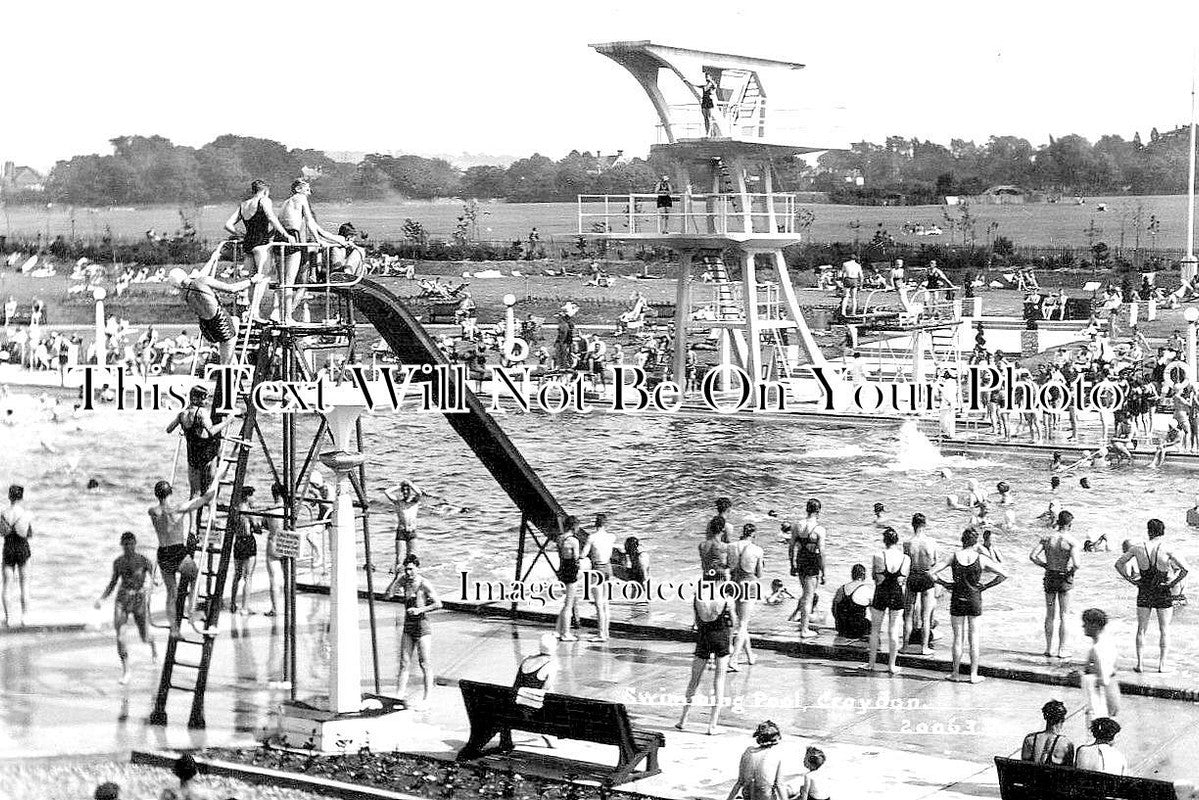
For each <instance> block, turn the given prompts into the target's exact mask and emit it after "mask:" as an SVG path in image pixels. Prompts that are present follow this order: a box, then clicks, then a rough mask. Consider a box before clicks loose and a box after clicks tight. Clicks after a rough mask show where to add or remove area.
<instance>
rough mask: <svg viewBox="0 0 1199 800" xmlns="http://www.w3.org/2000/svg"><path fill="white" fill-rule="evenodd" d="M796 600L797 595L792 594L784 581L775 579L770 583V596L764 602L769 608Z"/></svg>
mask: <svg viewBox="0 0 1199 800" xmlns="http://www.w3.org/2000/svg"><path fill="white" fill-rule="evenodd" d="M794 599H795V595H793V594H791V590H790V589H788V588H787V587H786V586H785V585H783V582H782V580H781V579H779V578H775V579H774V580H772V581H771V582H770V596H769V597H767V598H766V600H765V601H764V602H765V603H766V605H768V606H777V605H782V604H783V603H784V602H786V601H787V600H794Z"/></svg>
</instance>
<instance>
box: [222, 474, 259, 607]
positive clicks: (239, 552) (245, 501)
mask: <svg viewBox="0 0 1199 800" xmlns="http://www.w3.org/2000/svg"><path fill="white" fill-rule="evenodd" d="M253 495H254V487H253V486H244V487H242V490H241V495H240V496H239V497H238V500H237V506H238V511H239V512H240V513H239V516H238V518H237V524H238V527H239V530H238V531H237V536H235V537H234V538H233V578H232V580H231V581H230V582H229V603H230V606H229V611H230V613H233V614H236V613H238V611H239V610H240V611H241V613H242V614H251V613H253V612H251V611H250V605H249V603H250V581H251V580H252V579H253V578H254V567H255V566H256V564H257V562H258V537H257V535H256V534H258V533H261V530H262V529H261V528H260V527H259V525H258V522H257V521H255V520H253V519H251V518H250V516H249V514H251V513H252V508H251V506H250V498H251V497H252V496H253ZM239 588H240V589H242V598H241V600H242V601H241V605H240V607H239V605H238V602H237V590H238V589H239Z"/></svg>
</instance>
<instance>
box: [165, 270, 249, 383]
mask: <svg viewBox="0 0 1199 800" xmlns="http://www.w3.org/2000/svg"><path fill="white" fill-rule="evenodd" d="M167 279H168V280H169V281H170V282H171V284H173V285H174V286H175V287H176V288H177V289H179V299H181V300H182V301H183V304H184V305H186V306H187V307H188V308H189V309H191V311H192V313H193V314H195V315H196V319H197V320H198V321H199V323H200V335H201V336H203V337H204V340H205V341H207V342H210V343H212V344H214V345H216V346H217V349H218V350H219V351H220V354H221V363H222V364H232V363H233V355H234V353H233V346H234V344H236V339H237V326H236V325H235V324H234V322H233V318H232V317H230V316H229V312H228V311H226V310H225V307H224V306H222V305H221V303H220V301H219V300H218V299H217V296H216V293H217V292H226V293H229V294H236V293H237V292H241V291H244V290H245V289H247V288H249V287H250V286H251V285H252V284H255V283H256V284H258V285H259V286H262V285H265V284H264V281H265V279H263V278H261V277H259V276H258V275H255V276H254V277H252V278H250V279H248V280H244V281H238V282H237V283H225V282H224V281H219V280H217V279H216V278H214V277H212V276H210V275H204V274H202V273H200V272H193V273H191V274H188V273H187V272H186V271H185V270H183V269H180V268H179V267H175V268H174V269H172V270H171V271H170V273H168V275H167Z"/></svg>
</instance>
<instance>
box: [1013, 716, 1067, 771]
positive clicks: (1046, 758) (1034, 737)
mask: <svg viewBox="0 0 1199 800" xmlns="http://www.w3.org/2000/svg"><path fill="white" fill-rule="evenodd" d="M1041 715H1042V716H1043V717H1045V730H1043V731H1037V732H1035V733H1030V734H1028V735H1027V736H1025V737H1024V746H1023V747H1021V748H1020V760H1021V761H1031V762H1033V763H1034V764H1052V765H1056V766H1059V767H1069V766H1073V764H1074V743H1073V742H1071V741H1070V740H1069V739H1067V738H1066V737H1065V736H1062V726H1063V725H1064V724H1065V723H1066V704H1065V703H1063V702H1062V701H1061V700H1050V701H1049V702H1048V703H1046V704H1045V705H1043V706H1041Z"/></svg>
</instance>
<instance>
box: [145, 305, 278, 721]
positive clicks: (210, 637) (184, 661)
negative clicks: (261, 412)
mask: <svg viewBox="0 0 1199 800" xmlns="http://www.w3.org/2000/svg"><path fill="white" fill-rule="evenodd" d="M256 332H257V333H258V337H259V338H258V341H257V342H255V341H254V339H255V333H256ZM263 332H264V329H262V328H256V327H253V326H249V325H247V326H246V327H245V330H244V333H243V335H242V336H241V337H239V338H240V341H239V342H238V344H237V351H236V355H235V358H234V363H235V364H236V365H237V366H239V367H245V366H247V362H248V361H249V358H250V354H251V353H253V354H254V356H255V359H254V360H255V364H254V373H253V381H252V384H251V385H252V386H253V385H257V384H258V383H260V382H262V381H264V380H266V379H267V378H268V376H269V373H270V370H271V368H272V361H273V356H274V351H275V349H276V342H275V340H274V338H273V337H265V336H262V333H263ZM240 384H241V381H240V376H239V379H238V380H237V382H236V383H235V389H234V391H235V392H236V398H235V400H236V402H235V403H234V406H235V407H240V408H242V409H243V410H244V416H243V417H242V424H241V429H240V431H239V432H238V435H237V436H236V437H231V436H226V437H225V438H224V441H223V442H222V444H221V452H220V457H219V460H218V465H217V475H216V477H215V479H216V480H217V481H218V483H217V491H216V497H215V498H214V500H213V502H212V503H211V504H210V505H208V506H205V507H204V508H205V509H206V510H207V512H208V516H207V520H206V522H205V525H204V534H203V536H200V537H197V543H196V551H195V556H196V558H197V562H198V566H199V565H202V566H201V567H200V570H199V574H198V575H197V576H196V579H195V585H194V587H193V588H192V590H191V591H192V592H193V594H192V597H191V599H190V603H191V607H192V609H193V611H192V616H190V617H189V619H188V623H189V625H190V627H191V628H192V631H193V633H194V634H195V635H194V636H187V635H184V633H183V629H182V626H181V628H180V633H179V635H178V636H172V637H170V639H168V640H167V648H166V654H165V655H164V657H163V663H162V675H161V677H160V679H159V682H158V692H157V695H156V696H155V699H154V709H153V710H152V711H151V712H150V717H149V719H148V722H149V723H150V724H151V725H165V724H166V723H167V701H168V699H169V698H170V695H171V690H172V689H174V690H176V691H179V692H182V693H184V694H190V695H191V696H192V705H191V715H190V716H189V717H188V722H187V726H188V727H189V728H193V729H195V728H203V727H205V722H204V692H205V690H206V689H207V687H208V670H209V667H210V665H211V662H212V650H213V646H214V645H215V644H216V636H217V633H218V632H219V624H220V617H221V607H222V605H221V595H222V593H223V592H224V589H225V579H226V578H227V576H228V574H229V565H230V563H231V562H232V560H233V542H234V540H235V539H236V537H237V531H238V529H239V527H240V525H241V514H240V512H239V511H238V503H237V502H236V500H237V498H238V497H239V496H240V494H241V491H242V488H243V487H244V485H245V479H246V466H247V463H248V461H249V454H250V445H251V444H252V442H253V436H254V431H255V429H256V416H257V415H256V409H255V407H254V404H253V403H251V402H249V392H242V391H241V390H240ZM230 464H231V465H234V467H233V477H232V478H227V477H223V475H222V473H224V472H225V469H226V465H230ZM218 540H219V541H218ZM169 613H172V614H175V613H177V612H176V610H175V609H170V610H169ZM200 615H202V622H201V623H200V624H197V619H196V617H197V616H200ZM181 647H182V648H184V650H185V651H186V652H188V654H189V655H191V658H180V648H181ZM176 667H181V668H184V669H185V670H192V671H193V675H194V677H193V679H192V681H191V683H190V684H189V683H188V682H187V680H186V678H183V679H180V678H177V676H176V675H175V668H176Z"/></svg>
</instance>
